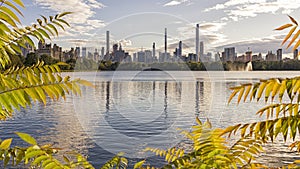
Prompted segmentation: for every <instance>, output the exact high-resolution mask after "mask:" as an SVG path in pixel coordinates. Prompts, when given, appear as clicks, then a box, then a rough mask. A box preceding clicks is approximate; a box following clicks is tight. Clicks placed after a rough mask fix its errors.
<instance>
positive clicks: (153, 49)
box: [152, 42, 155, 60]
mask: <svg viewBox="0 0 300 169" xmlns="http://www.w3.org/2000/svg"><path fill="white" fill-rule="evenodd" d="M152 59H153V60H154V59H155V42H153V45H152Z"/></svg>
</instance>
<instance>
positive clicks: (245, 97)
mask: <svg viewBox="0 0 300 169" xmlns="http://www.w3.org/2000/svg"><path fill="white" fill-rule="evenodd" d="M251 88H252V86H251V85H250V86H247V89H246V91H245V94H244V102H245V101H246V99H247V97H248V95H249V93H250V90H251Z"/></svg>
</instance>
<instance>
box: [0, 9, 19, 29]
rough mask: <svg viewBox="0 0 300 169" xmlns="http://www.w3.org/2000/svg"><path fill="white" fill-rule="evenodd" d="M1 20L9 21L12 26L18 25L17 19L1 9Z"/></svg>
mask: <svg viewBox="0 0 300 169" xmlns="http://www.w3.org/2000/svg"><path fill="white" fill-rule="evenodd" d="M0 20H2V21H4V22H6V23H8V24H9V25H11V26H12V27H17V25H16V23H15V21H14V20H13V19H12V18H11V17H10V16H9V15H7V14H6V13H4V12H1V11H0Z"/></svg>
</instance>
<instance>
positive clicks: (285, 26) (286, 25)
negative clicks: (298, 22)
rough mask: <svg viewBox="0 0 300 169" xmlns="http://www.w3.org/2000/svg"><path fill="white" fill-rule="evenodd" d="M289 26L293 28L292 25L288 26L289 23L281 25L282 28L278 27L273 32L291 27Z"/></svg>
mask: <svg viewBox="0 0 300 169" xmlns="http://www.w3.org/2000/svg"><path fill="white" fill-rule="evenodd" d="M291 26H293V24H290V23H289V24H285V25H282V26H280V27H279V28H276V29H275V30H277V31H280V30H283V29H286V28H289V27H291Z"/></svg>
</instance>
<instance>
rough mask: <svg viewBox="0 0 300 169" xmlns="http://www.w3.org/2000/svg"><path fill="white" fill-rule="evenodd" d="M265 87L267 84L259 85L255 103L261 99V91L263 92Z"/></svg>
mask: <svg viewBox="0 0 300 169" xmlns="http://www.w3.org/2000/svg"><path fill="white" fill-rule="evenodd" d="M266 85H267V82H262V83H261V84H260V86H259V89H258V93H257V101H258V100H259V99H260V98H261V95H262V93H263V91H264V90H265V87H266Z"/></svg>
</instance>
